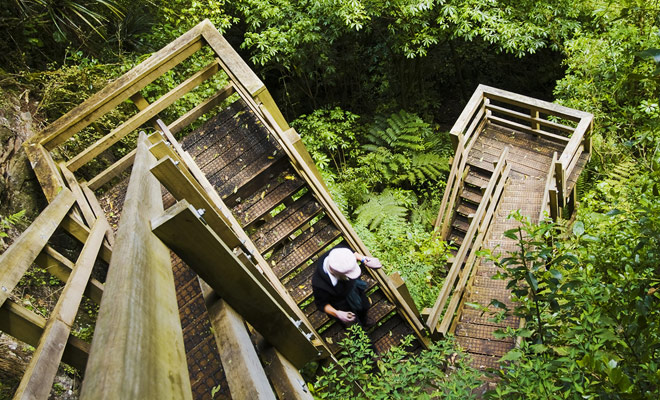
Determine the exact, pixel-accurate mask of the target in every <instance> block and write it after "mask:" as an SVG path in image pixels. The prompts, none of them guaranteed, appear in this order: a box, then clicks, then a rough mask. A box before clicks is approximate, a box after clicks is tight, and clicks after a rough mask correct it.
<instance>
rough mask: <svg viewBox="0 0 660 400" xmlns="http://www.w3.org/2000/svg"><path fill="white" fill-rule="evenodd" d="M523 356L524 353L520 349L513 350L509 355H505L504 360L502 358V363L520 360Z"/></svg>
mask: <svg viewBox="0 0 660 400" xmlns="http://www.w3.org/2000/svg"><path fill="white" fill-rule="evenodd" d="M522 355H523V353H522V351H520V350H519V349H512V350H509V352H508V353H506V354H505V355H503V356H502V358H500V362H502V361H516V360H518V359H520V357H522Z"/></svg>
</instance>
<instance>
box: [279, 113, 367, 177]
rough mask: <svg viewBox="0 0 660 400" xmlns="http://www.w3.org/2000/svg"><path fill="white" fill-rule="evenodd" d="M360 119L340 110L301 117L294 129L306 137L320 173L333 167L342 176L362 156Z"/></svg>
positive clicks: (305, 140)
mask: <svg viewBox="0 0 660 400" xmlns="http://www.w3.org/2000/svg"><path fill="white" fill-rule="evenodd" d="M358 119H359V116H358V115H356V114H353V113H351V112H350V111H344V110H342V109H341V108H339V107H335V108H323V109H319V110H316V111H314V112H313V113H312V114H310V115H301V116H300V117H298V119H296V120H295V121H293V122H292V123H291V125H292V126H293V127H294V128H296V130H297V131H298V133H299V134H300V136H301V137H302V140H303V142H304V143H305V147H306V148H307V150H308V151H309V152H310V154H311V156H312V158H313V159H314V160H315V161H316V165H317V166H318V167H319V169H321V170H324V169H326V168H328V167H330V166H331V167H332V168H333V170H334V171H335V172H336V173H342V172H343V171H344V170H345V169H346V167H347V166H348V160H354V159H356V158H357V157H358V156H359V149H358V142H357V140H356V137H357V135H358V131H359V129H360V127H359V126H358V124H357V122H358ZM330 161H332V165H331V164H330Z"/></svg>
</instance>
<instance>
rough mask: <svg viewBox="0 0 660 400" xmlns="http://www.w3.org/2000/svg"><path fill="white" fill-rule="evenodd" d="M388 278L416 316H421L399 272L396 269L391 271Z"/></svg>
mask: <svg viewBox="0 0 660 400" xmlns="http://www.w3.org/2000/svg"><path fill="white" fill-rule="evenodd" d="M389 278H390V281H391V282H392V284H393V285H394V288H395V289H396V290H397V292H399V294H400V295H401V297H402V298H403V299H404V300H405V301H406V303H408V305H409V306H410V308H411V309H412V310H413V311H414V312H415V314H416V315H417V317H418V318H422V316H421V314H420V313H419V309H418V308H417V305H416V304H415V300H413V298H412V296H411V295H410V291H409V290H408V286H406V282H405V281H404V280H403V278H402V277H401V274H399V272H398V271H394V272H393V273H391V274H390V276H389Z"/></svg>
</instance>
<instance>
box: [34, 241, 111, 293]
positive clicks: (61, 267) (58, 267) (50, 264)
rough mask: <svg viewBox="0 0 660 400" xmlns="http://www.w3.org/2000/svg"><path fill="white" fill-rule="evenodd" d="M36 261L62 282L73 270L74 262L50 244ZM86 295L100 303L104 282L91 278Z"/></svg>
mask: <svg viewBox="0 0 660 400" xmlns="http://www.w3.org/2000/svg"><path fill="white" fill-rule="evenodd" d="M34 262H35V263H36V264H37V265H38V266H40V267H41V268H43V269H45V270H46V271H48V273H50V274H51V275H53V276H55V277H57V279H59V280H61V281H62V282H66V281H67V280H68V279H69V275H71V270H72V269H73V263H72V262H71V261H69V260H68V259H67V258H66V257H64V256H63V255H62V254H60V253H58V252H57V251H56V250H55V249H53V248H52V247H50V246H46V247H44V249H43V250H42V251H41V253H39V255H38V256H37V258H36V259H35V261H34ZM85 296H87V297H89V298H90V299H91V300H92V301H94V302H95V303H96V304H100V303H101V297H102V296H103V284H102V283H101V282H99V281H98V280H96V279H94V278H91V279H90V280H89V282H87V287H86V288H85Z"/></svg>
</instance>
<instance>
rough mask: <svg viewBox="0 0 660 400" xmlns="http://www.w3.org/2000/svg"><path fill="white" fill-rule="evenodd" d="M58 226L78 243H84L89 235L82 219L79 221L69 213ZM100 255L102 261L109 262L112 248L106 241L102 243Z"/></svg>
mask: <svg viewBox="0 0 660 400" xmlns="http://www.w3.org/2000/svg"><path fill="white" fill-rule="evenodd" d="M60 227H62V229H64V230H65V231H67V232H69V234H71V236H73V237H74V238H76V239H78V241H79V242H80V243H85V242H86V241H87V237H88V236H89V228H88V227H87V226H86V225H85V224H83V223H82V221H80V220H79V219H78V217H76V216H75V215H72V214H71V213H69V214H68V215H67V216H66V217H64V219H63V220H62V223H61V224H60ZM100 257H101V259H102V260H103V261H105V262H107V263H110V259H111V258H112V248H111V247H110V246H109V245H108V244H107V243H103V245H102V247H101V253H100Z"/></svg>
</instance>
